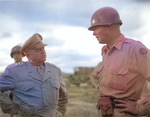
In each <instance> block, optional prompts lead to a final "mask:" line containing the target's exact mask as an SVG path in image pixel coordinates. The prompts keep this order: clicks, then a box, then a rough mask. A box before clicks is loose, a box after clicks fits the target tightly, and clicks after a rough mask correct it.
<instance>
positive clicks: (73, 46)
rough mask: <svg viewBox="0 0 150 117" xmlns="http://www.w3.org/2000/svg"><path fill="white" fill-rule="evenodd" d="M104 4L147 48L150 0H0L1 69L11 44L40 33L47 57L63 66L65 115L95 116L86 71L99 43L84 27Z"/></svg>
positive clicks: (93, 62)
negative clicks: (110, 8) (67, 94)
mask: <svg viewBox="0 0 150 117" xmlns="http://www.w3.org/2000/svg"><path fill="white" fill-rule="evenodd" d="M104 6H111V7H114V8H115V9H116V10H118V12H119V14H120V18H121V20H122V21H123V25H122V26H121V31H122V33H123V34H124V35H125V36H126V37H128V38H133V39H135V40H138V41H141V42H142V43H143V44H144V45H145V46H146V47H148V48H150V31H149V28H150V15H149V13H150V7H149V6H150V0H0V72H1V73H2V72H3V71H4V70H5V68H6V66H7V65H9V64H11V63H13V62H14V60H13V59H12V58H11V57H10V51H11V48H12V47H14V46H15V45H18V44H19V45H22V44H23V43H24V42H25V41H26V40H27V39H28V38H29V37H31V36H32V35H33V34H34V33H39V34H41V35H42V36H43V42H44V43H46V44H48V46H47V47H46V53H47V61H48V62H50V63H53V64H55V65H56V66H58V67H60V68H61V70H62V75H63V77H64V80H65V83H66V87H67V90H68V92H69V103H68V111H67V113H66V117H97V116H98V113H97V110H96V108H95V105H96V102H97V100H98V89H96V88H94V87H93V85H92V84H91V82H90V74H91V73H92V71H93V69H94V68H95V66H96V65H97V64H98V63H99V62H100V61H101V60H102V58H101V48H102V46H103V45H102V44H99V43H98V41H97V39H96V38H95V37H94V36H93V32H91V31H88V27H89V26H90V19H91V16H92V14H93V13H94V12H95V11H96V10H97V9H99V8H101V7H104ZM23 60H24V61H26V60H27V59H26V58H25V57H24V58H23ZM0 116H2V117H5V116H8V115H7V114H3V113H1V115H0Z"/></svg>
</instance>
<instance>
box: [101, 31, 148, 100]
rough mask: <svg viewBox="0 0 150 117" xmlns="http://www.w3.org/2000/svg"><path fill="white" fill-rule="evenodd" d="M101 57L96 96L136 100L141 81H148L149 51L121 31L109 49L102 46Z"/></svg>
mask: <svg viewBox="0 0 150 117" xmlns="http://www.w3.org/2000/svg"><path fill="white" fill-rule="evenodd" d="M102 56H103V60H102V64H103V69H102V79H101V82H100V86H99V94H100V96H112V97H115V98H128V99H133V100H138V99H139V98H140V95H141V92H142V89H143V86H144V84H145V81H146V80H148V81H150V54H149V50H148V49H147V48H146V47H145V46H144V45H143V44H142V43H141V42H139V41H135V40H133V39H128V38H125V37H124V35H123V34H121V36H120V37H119V39H118V41H117V42H116V43H115V45H114V46H113V47H112V48H111V49H109V47H108V46H107V45H105V46H104V47H103V48H102Z"/></svg>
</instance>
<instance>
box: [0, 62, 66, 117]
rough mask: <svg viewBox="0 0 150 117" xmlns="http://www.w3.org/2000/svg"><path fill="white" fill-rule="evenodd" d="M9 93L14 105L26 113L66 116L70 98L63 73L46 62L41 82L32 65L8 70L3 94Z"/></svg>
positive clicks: (1, 81) (2, 80)
mask: <svg viewBox="0 0 150 117" xmlns="http://www.w3.org/2000/svg"><path fill="white" fill-rule="evenodd" d="M10 89H11V90H12V92H13V102H15V103H17V104H18V105H19V106H20V109H21V110H22V111H23V112H26V113H28V114H36V115H41V116H44V117H49V116H51V117H55V114H56V110H58V111H60V112H61V113H62V115H64V113H65V112H66V104H67V100H68V98H67V96H68V94H67V90H66V87H65V85H64V82H63V79H62V77H61V71H60V69H59V68H58V67H56V66H55V65H52V64H50V63H47V62H45V71H44V76H43V78H42V79H41V75H40V74H39V73H38V72H37V71H36V69H35V68H34V67H33V66H32V65H31V63H30V62H24V63H23V64H20V65H10V66H8V67H7V68H6V70H5V72H4V73H3V74H2V76H0V90H1V91H6V90H10Z"/></svg>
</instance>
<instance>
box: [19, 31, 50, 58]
mask: <svg viewBox="0 0 150 117" xmlns="http://www.w3.org/2000/svg"><path fill="white" fill-rule="evenodd" d="M42 40H43V38H42V36H41V35H40V34H38V33H35V34H34V35H32V36H31V37H30V38H29V39H28V40H26V41H25V43H24V44H23V46H22V47H21V50H20V52H21V53H22V55H23V56H25V54H24V53H25V52H27V51H28V50H31V49H35V48H41V47H44V46H47V44H44V43H43V42H42Z"/></svg>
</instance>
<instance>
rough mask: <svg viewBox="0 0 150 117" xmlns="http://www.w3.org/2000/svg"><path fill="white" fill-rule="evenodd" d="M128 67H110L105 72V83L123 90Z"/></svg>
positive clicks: (126, 81)
mask: <svg viewBox="0 0 150 117" xmlns="http://www.w3.org/2000/svg"><path fill="white" fill-rule="evenodd" d="M127 73H128V68H125V67H123V68H110V69H109V71H108V74H107V78H106V79H107V80H106V85H107V86H108V87H110V88H113V89H117V90H121V91H125V90H126V89H127V83H128V78H127Z"/></svg>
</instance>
